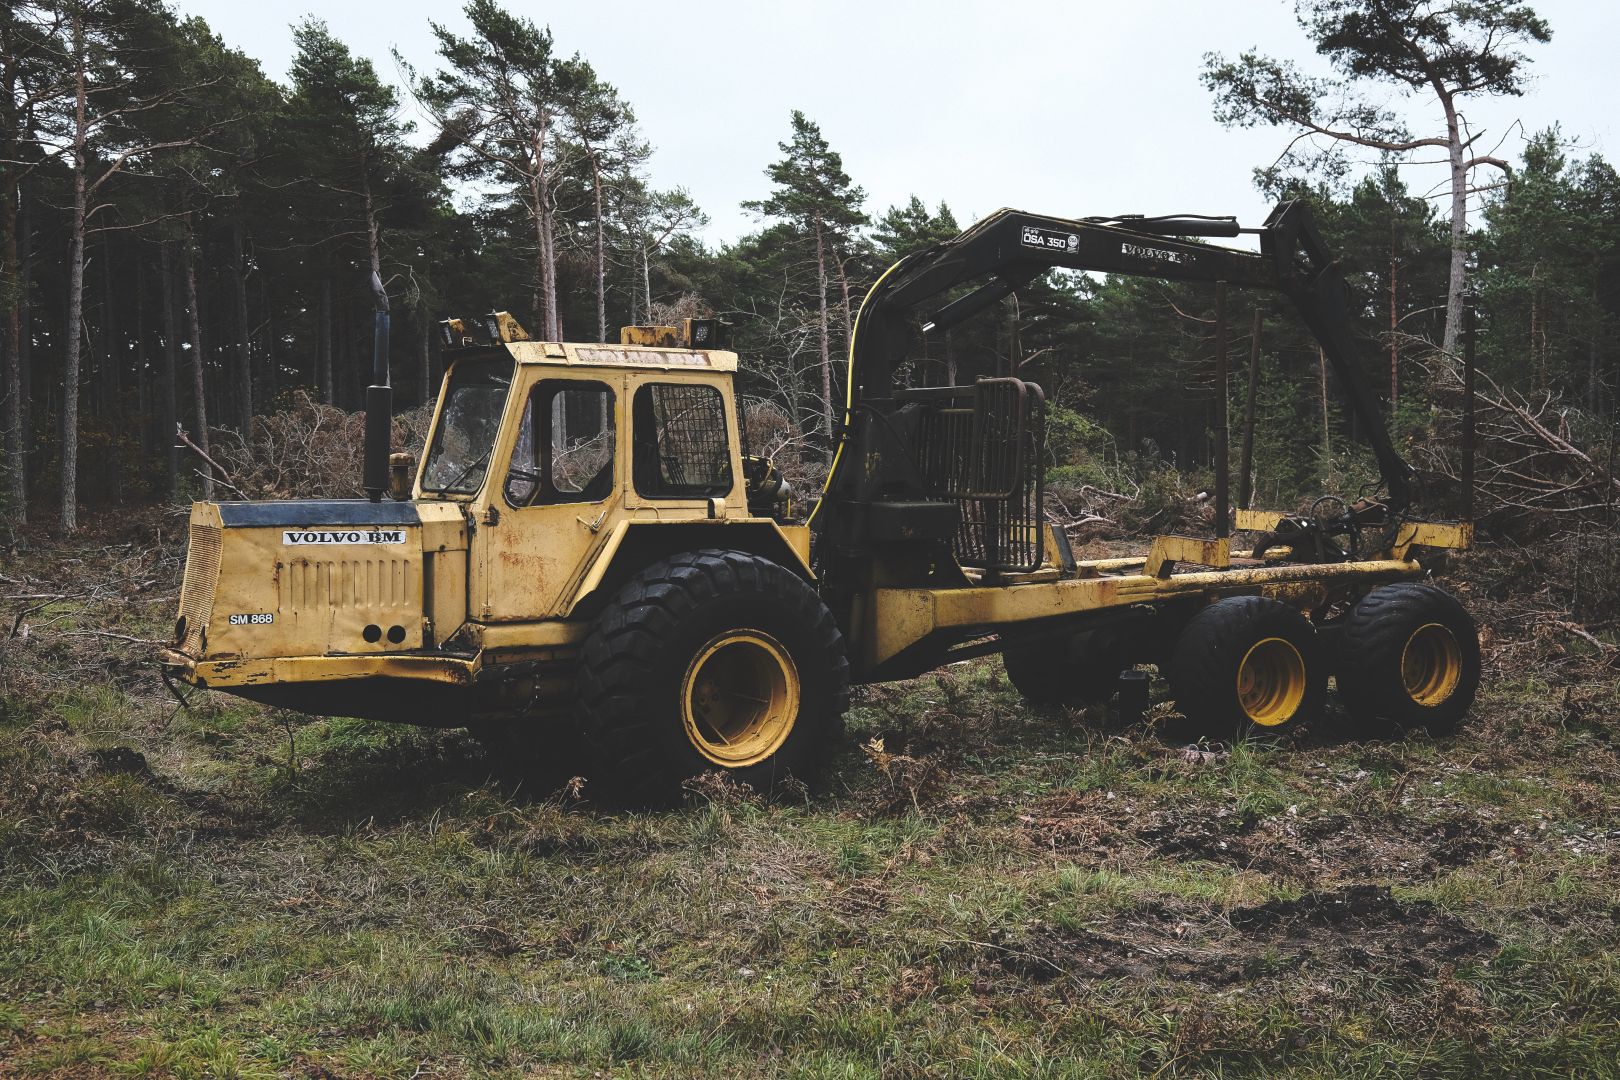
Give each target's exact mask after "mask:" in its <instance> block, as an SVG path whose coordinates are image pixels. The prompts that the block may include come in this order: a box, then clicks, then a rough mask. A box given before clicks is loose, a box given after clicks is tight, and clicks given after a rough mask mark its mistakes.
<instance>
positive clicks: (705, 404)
mask: <svg viewBox="0 0 1620 1080" xmlns="http://www.w3.org/2000/svg"><path fill="white" fill-rule="evenodd" d="M632 411H633V413H634V423H635V427H634V434H635V468H634V470H633V471H634V474H635V477H634V478H635V484H636V491H638V492H639V493H641V494H642V495H644V496H646V497H648V498H655V499H691V498H706V497H709V496H714V495H726V494H729V493H730V491H731V446H730V444H729V442H728V441H727V428H726V404H725V399H724V398H722V397H721V395H720V391H719V390H717V389H715V388H714V387H712V386H703V385H701V384H695V383H647V384H646V385H644V386H642V387H641V388H640V389H638V390H637V391H636V396H635V399H634V401H633V403H632Z"/></svg>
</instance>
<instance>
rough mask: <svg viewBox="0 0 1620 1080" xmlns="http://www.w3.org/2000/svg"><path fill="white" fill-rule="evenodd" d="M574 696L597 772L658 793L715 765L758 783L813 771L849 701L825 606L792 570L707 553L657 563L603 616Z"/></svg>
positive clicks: (627, 796) (658, 799) (624, 789)
mask: <svg viewBox="0 0 1620 1080" xmlns="http://www.w3.org/2000/svg"><path fill="white" fill-rule="evenodd" d="M577 679H578V682H577V687H578V703H579V711H580V720H581V725H582V733H583V736H584V739H585V743H586V746H587V749H588V752H589V756H590V758H591V761H592V769H591V772H592V779H594V780H596V781H598V782H600V783H602V784H603V785H604V786H605V787H606V788H607V789H608V790H609V791H610V792H611V793H613V795H614V796H615V797H616V798H618V799H620V800H621V801H627V802H634V803H665V802H669V801H671V800H673V799H675V798H677V797H678V796H679V794H680V790H681V785H682V784H684V783H685V782H686V781H687V780H690V779H692V778H693V777H695V776H698V775H700V774H701V773H705V772H710V771H718V772H721V773H723V774H725V775H727V776H729V777H732V778H734V779H736V780H738V781H740V782H742V783H745V784H748V785H749V786H751V787H753V788H754V789H755V790H757V791H760V792H769V791H771V790H773V789H774V788H776V787H777V786H778V785H779V784H780V783H781V782H782V781H783V780H785V779H787V778H788V777H790V776H791V777H796V778H798V779H800V780H806V781H808V780H810V779H812V778H813V777H814V775H815V773H816V772H817V770H818V768H819V766H820V765H821V763H822V761H823V760H824V758H825V756H826V753H827V751H828V749H829V748H830V746H831V744H832V742H833V739H834V738H835V736H836V735H837V732H838V730H839V721H840V718H841V717H842V715H843V713H844V710H845V709H846V708H847V707H848V704H849V662H848V660H847V659H846V657H845V652H844V640H843V636H842V635H841V634H840V633H839V631H838V626H837V624H836V623H835V622H834V621H833V617H832V613H831V612H830V611H828V610H827V606H826V605H825V604H823V603H822V602H821V598H820V597H819V596H817V595H816V593H815V590H813V589H812V588H811V587H810V586H809V585H808V584H806V583H805V582H804V580H803V579H801V578H800V577H799V576H798V575H796V574H794V573H792V572H791V571H789V570H787V569H785V568H784V567H782V566H780V565H778V564H777V563H774V562H771V561H770V560H768V559H763V558H760V557H759V556H756V555H749V554H745V553H742V552H736V551H724V550H717V549H709V550H702V551H695V552H690V553H687V554H683V555H677V556H675V557H674V558H671V559H668V560H666V561H663V562H659V563H655V564H654V565H652V566H650V567H648V568H647V569H645V570H643V571H641V572H640V573H638V574H637V575H636V576H635V577H633V578H631V579H630V581H629V582H627V583H626V584H625V586H624V587H623V588H621V589H620V590H619V592H618V593H617V594H616V595H615V596H614V597H613V599H612V600H611V601H609V602H608V604H607V606H606V607H605V608H604V609H603V610H602V612H601V614H600V615H598V617H597V619H596V623H595V625H594V626H593V627H592V629H591V632H590V634H589V635H588V636H587V637H586V639H585V643H584V645H583V646H582V648H581V650H580V663H579V673H578V676H577Z"/></svg>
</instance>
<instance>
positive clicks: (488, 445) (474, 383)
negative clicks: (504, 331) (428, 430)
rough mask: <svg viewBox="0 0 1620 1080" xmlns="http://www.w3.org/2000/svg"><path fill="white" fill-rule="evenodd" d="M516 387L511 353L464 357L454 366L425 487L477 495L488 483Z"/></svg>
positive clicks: (430, 449)
mask: <svg viewBox="0 0 1620 1080" xmlns="http://www.w3.org/2000/svg"><path fill="white" fill-rule="evenodd" d="M511 388H512V361H511V360H509V359H503V360H478V361H473V362H471V363H469V362H468V361H465V360H463V361H462V362H461V363H459V364H457V365H456V366H455V367H454V368H453V369H452V370H451V372H450V385H449V387H448V388H447V389H446V391H445V401H444V411H443V413H442V414H441V415H440V417H439V425H438V427H437V428H435V429H434V431H433V443H432V445H431V446H430V447H429V448H428V459H427V467H426V468H425V469H424V470H423V471H422V490H423V491H437V492H441V493H444V494H451V495H471V494H474V493H475V492H477V490H478V489H479V488H480V487H482V486H483V483H484V474H485V473H487V472H488V471H489V459H490V457H491V456H492V455H493V454H494V453H495V434H496V432H497V431H499V430H500V426H501V413H502V412H503V411H504V410H505V408H506V394H507V391H509V390H510V389H511Z"/></svg>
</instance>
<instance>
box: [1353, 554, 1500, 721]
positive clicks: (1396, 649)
mask: <svg viewBox="0 0 1620 1080" xmlns="http://www.w3.org/2000/svg"><path fill="white" fill-rule="evenodd" d="M1337 666H1338V687H1339V694H1340V696H1341V697H1343V698H1344V704H1345V707H1346V708H1347V709H1348V710H1349V712H1350V714H1351V716H1352V717H1353V718H1354V723H1355V724H1356V726H1357V730H1356V732H1355V733H1356V734H1366V735H1373V736H1379V735H1397V734H1401V733H1403V732H1406V731H1411V730H1414V729H1416V728H1427V729H1428V732H1429V734H1430V735H1436V736H1438V735H1449V734H1450V733H1451V732H1453V731H1455V730H1456V729H1457V725H1458V724H1459V723H1461V721H1462V719H1463V717H1464V716H1466V715H1467V713H1468V708H1469V706H1471V705H1472V704H1473V703H1474V695H1475V693H1476V692H1477V691H1478V690H1479V677H1480V659H1479V629H1478V627H1477V626H1475V624H1474V620H1473V617H1472V616H1470V615H1469V614H1468V612H1467V611H1466V610H1465V609H1464V608H1463V606H1462V604H1460V603H1458V601H1457V598H1456V597H1454V596H1452V595H1451V594H1450V593H1448V592H1446V591H1445V590H1444V589H1437V588H1435V587H1434V586H1433V585H1424V584H1420V583H1418V582H1401V583H1399V584H1395V585H1383V586H1380V587H1379V588H1376V589H1374V590H1373V591H1372V592H1370V593H1368V594H1367V595H1366V596H1364V597H1362V598H1361V599H1360V600H1359V601H1357V602H1356V605H1355V606H1354V607H1353V608H1351V609H1350V614H1348V615H1346V616H1345V619H1344V628H1343V629H1342V630H1341V631H1340V634H1339V655H1338V665H1337Z"/></svg>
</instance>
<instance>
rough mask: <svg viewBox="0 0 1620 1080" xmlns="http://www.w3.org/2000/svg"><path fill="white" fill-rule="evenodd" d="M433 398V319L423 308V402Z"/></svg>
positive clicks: (425, 402)
mask: <svg viewBox="0 0 1620 1080" xmlns="http://www.w3.org/2000/svg"><path fill="white" fill-rule="evenodd" d="M432 400H433V319H432V318H431V317H429V315H428V312H427V308H426V307H424V308H422V404H424V405H426V404H427V403H428V402H430V401H432Z"/></svg>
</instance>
